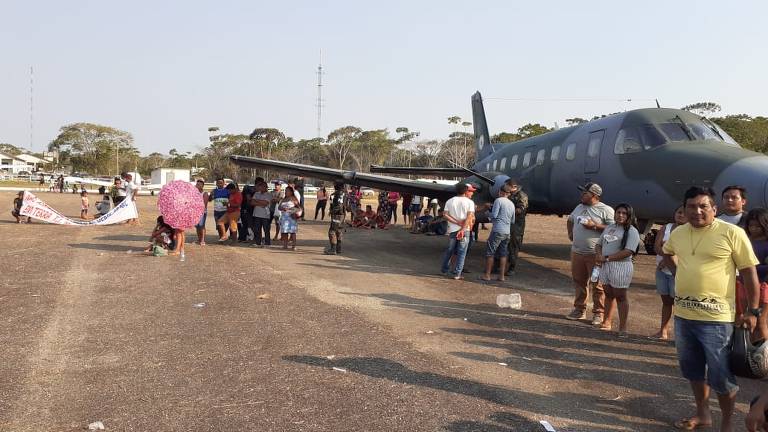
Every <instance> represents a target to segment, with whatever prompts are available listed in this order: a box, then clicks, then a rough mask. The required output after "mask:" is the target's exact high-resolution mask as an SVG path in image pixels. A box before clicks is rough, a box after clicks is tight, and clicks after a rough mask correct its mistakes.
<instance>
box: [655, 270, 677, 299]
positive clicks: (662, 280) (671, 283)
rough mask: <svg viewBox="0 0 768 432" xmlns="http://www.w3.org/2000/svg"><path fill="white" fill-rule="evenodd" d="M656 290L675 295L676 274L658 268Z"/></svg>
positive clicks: (671, 295)
mask: <svg viewBox="0 0 768 432" xmlns="http://www.w3.org/2000/svg"><path fill="white" fill-rule="evenodd" d="M656 292H657V293H659V295H665V296H670V297H674V296H675V276H674V275H671V274H666V273H664V272H662V271H659V270H656Z"/></svg>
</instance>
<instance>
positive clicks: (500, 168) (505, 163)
mask: <svg viewBox="0 0 768 432" xmlns="http://www.w3.org/2000/svg"><path fill="white" fill-rule="evenodd" d="M505 169H507V158H501V166H500V167H499V170H501V171H504V170H505Z"/></svg>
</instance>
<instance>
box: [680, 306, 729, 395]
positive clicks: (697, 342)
mask: <svg viewBox="0 0 768 432" xmlns="http://www.w3.org/2000/svg"><path fill="white" fill-rule="evenodd" d="M732 336H733V324H732V323H726V322H713V321H693V320H687V319H683V318H680V317H675V346H676V348H677V360H678V362H679V363H680V372H681V373H682V375H683V378H685V379H687V380H689V381H702V382H703V381H705V380H706V382H707V384H709V386H710V387H711V388H712V390H713V391H714V392H715V393H717V394H719V395H726V394H731V393H733V392H735V391H736V390H738V389H739V386H738V385H737V384H736V377H735V376H733V373H732V372H731V367H730V365H729V362H728V355H729V353H730V349H729V346H730V344H731V338H732Z"/></svg>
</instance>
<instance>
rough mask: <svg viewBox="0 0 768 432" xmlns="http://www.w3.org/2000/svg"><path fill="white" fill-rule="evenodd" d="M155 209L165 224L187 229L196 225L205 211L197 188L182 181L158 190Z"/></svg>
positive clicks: (175, 181) (176, 181)
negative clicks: (158, 194)
mask: <svg viewBox="0 0 768 432" xmlns="http://www.w3.org/2000/svg"><path fill="white" fill-rule="evenodd" d="M157 208H158V210H160V214H161V215H163V219H164V220H165V223H167V224H168V225H170V226H172V227H174V228H178V229H187V228H192V227H193V226H195V225H197V223H198V222H199V221H200V216H202V215H203V212H204V211H205V204H203V196H202V194H201V193H200V191H198V190H197V188H196V187H195V186H194V185H193V184H191V183H187V182H185V181H183V180H174V181H172V182H170V183H168V184H167V185H165V186H163V188H162V189H160V196H159V197H157Z"/></svg>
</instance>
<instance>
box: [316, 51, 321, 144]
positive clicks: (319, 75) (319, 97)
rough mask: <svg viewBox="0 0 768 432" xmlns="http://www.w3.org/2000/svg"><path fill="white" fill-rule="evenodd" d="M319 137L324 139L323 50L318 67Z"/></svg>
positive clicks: (317, 104)
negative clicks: (322, 126)
mask: <svg viewBox="0 0 768 432" xmlns="http://www.w3.org/2000/svg"><path fill="white" fill-rule="evenodd" d="M315 107H317V137H318V138H322V136H323V131H322V128H321V125H322V119H323V50H320V63H318V65H317V103H316V104H315Z"/></svg>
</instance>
